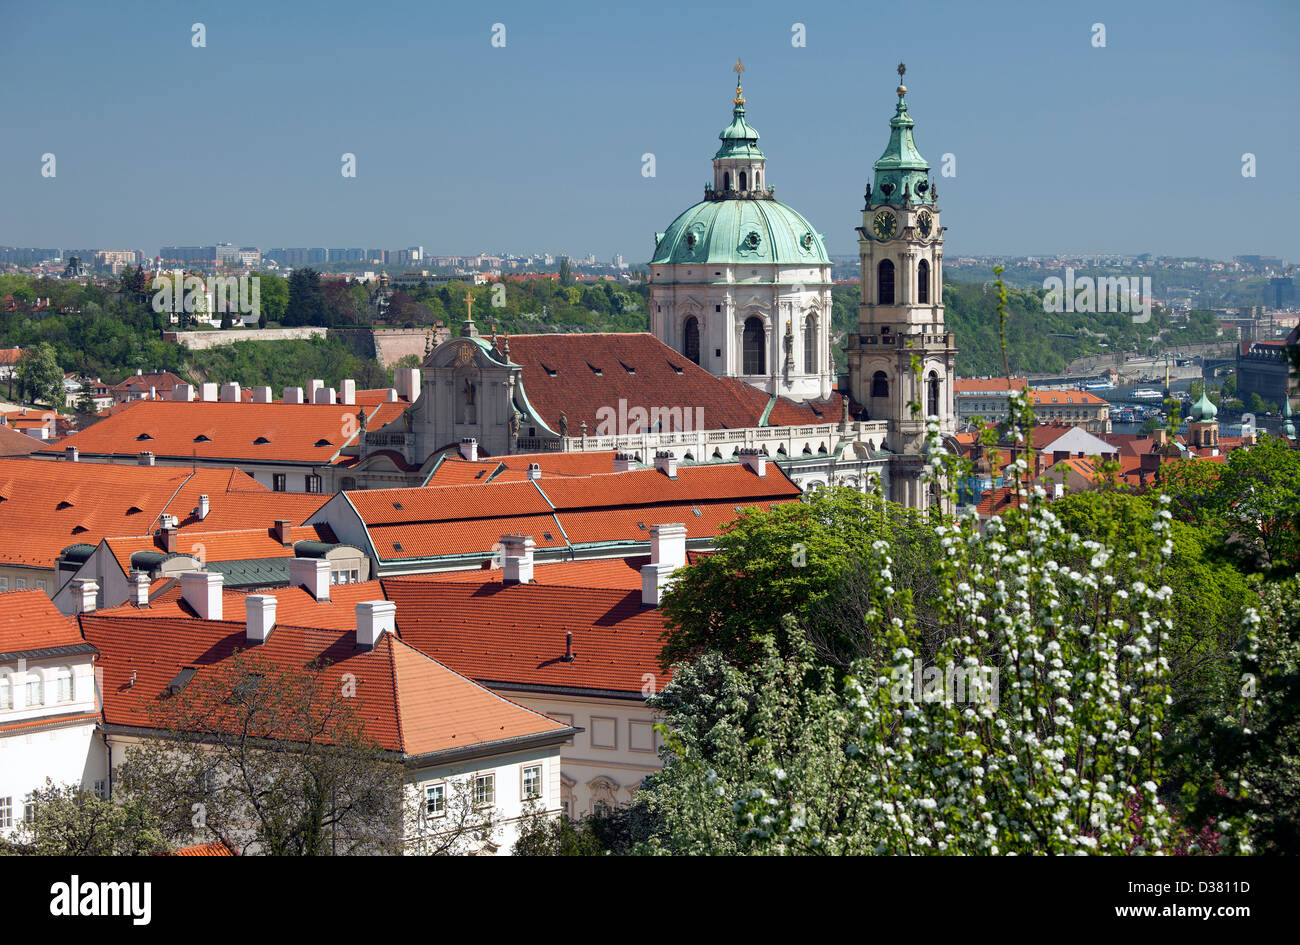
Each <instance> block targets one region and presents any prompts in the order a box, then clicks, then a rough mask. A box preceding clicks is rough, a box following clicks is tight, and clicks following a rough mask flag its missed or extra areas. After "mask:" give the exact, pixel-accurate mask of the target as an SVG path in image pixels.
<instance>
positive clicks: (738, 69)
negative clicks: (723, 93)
mask: <svg viewBox="0 0 1300 945" xmlns="http://www.w3.org/2000/svg"><path fill="white" fill-rule="evenodd" d="M731 71H732V72H734V73H736V97H735V98H734V99H732V101H733V102H735V103H736V104H737V105H744V104H745V90H744V89H742V88H741V87H740V74H741V73H742V72H744V71H745V64H744V63H743V62H741V61H740V59H739V57H737V59H736V64H735V65H734V66H732V67H731Z"/></svg>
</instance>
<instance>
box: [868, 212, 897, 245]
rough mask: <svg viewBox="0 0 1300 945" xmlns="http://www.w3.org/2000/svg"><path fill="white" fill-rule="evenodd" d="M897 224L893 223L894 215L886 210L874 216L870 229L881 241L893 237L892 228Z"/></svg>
mask: <svg viewBox="0 0 1300 945" xmlns="http://www.w3.org/2000/svg"><path fill="white" fill-rule="evenodd" d="M895 226H897V224H896V223H895V222H894V215H893V214H892V213H890V212H889V211H888V210H881V211H880V212H879V213H877V214H876V218H875V220H873V221H872V223H871V228H872V229H873V230H875V231H876V236H878V237H879V238H880V239H882V240H887V239H889V238H890V237H892V236H893V235H894V228H895Z"/></svg>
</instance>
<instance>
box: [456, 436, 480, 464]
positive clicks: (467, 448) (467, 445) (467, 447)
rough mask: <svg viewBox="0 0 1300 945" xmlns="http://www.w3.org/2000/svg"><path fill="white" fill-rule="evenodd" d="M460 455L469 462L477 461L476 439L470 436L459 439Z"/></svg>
mask: <svg viewBox="0 0 1300 945" xmlns="http://www.w3.org/2000/svg"><path fill="white" fill-rule="evenodd" d="M460 455H461V458H463V459H468V460H469V461H470V462H471V463H473V462H477V461H478V440H476V439H474V438H473V437H472V436H467V437H464V438H463V439H462V440H461V441H460Z"/></svg>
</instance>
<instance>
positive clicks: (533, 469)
mask: <svg viewBox="0 0 1300 945" xmlns="http://www.w3.org/2000/svg"><path fill="white" fill-rule="evenodd" d="M528 478H529V479H541V478H542V467H541V466H540V465H538V464H537V463H529V464H528Z"/></svg>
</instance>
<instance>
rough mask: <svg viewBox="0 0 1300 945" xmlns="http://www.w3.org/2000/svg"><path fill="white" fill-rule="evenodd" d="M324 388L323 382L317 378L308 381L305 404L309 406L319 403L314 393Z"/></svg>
mask: <svg viewBox="0 0 1300 945" xmlns="http://www.w3.org/2000/svg"><path fill="white" fill-rule="evenodd" d="M324 387H325V382H324V381H322V380H321V379H320V378H319V377H313V378H312V379H311V380H310V381H308V382H307V403H309V404H315V403H319V401H318V400H317V399H316V392H317V391H319V390H322V389H324Z"/></svg>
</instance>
